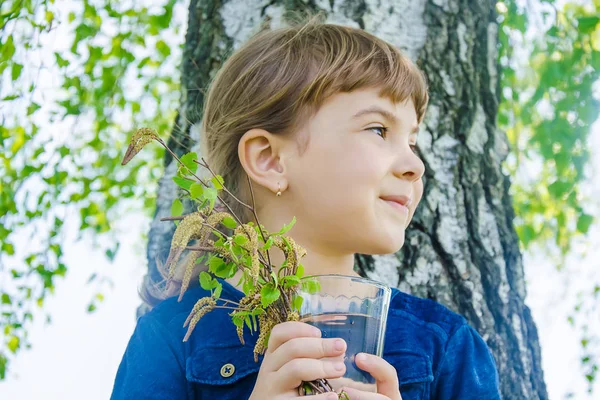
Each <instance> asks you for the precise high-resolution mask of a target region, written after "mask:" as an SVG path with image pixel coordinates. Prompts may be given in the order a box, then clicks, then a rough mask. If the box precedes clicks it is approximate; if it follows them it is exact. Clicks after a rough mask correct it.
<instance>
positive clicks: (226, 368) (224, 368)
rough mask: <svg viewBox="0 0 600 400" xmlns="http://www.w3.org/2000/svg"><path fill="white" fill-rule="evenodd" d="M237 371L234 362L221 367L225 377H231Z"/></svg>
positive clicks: (222, 374)
mask: <svg viewBox="0 0 600 400" xmlns="http://www.w3.org/2000/svg"><path fill="white" fill-rule="evenodd" d="M234 372H235V366H234V365H233V364H225V365H223V366H222V367H221V376H222V377H223V378H229V377H230V376H231V375H233V373H234Z"/></svg>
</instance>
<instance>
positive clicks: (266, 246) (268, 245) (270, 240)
mask: <svg viewBox="0 0 600 400" xmlns="http://www.w3.org/2000/svg"><path fill="white" fill-rule="evenodd" d="M272 246H273V237H272V236H269V238H268V239H267V241H266V242H265V244H264V246H263V250H269V249H270V248H271V247H272Z"/></svg>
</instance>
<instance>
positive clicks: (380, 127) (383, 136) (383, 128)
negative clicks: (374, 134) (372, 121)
mask: <svg viewBox="0 0 600 400" xmlns="http://www.w3.org/2000/svg"><path fill="white" fill-rule="evenodd" d="M374 129H376V130H379V131H381V134H380V135H379V136H381V137H382V138H384V139H385V138H386V137H387V131H388V128H386V127H385V126H373V127H371V128H367V130H374Z"/></svg>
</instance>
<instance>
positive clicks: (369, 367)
mask: <svg viewBox="0 0 600 400" xmlns="http://www.w3.org/2000/svg"><path fill="white" fill-rule="evenodd" d="M354 362H355V363H356V365H357V366H358V368H360V369H362V370H363V371H367V372H368V373H370V374H371V376H373V378H375V380H376V381H377V392H378V393H380V394H383V395H385V396H387V397H389V398H390V399H392V400H400V399H402V397H401V396H400V389H399V387H400V385H399V384H398V373H397V371H396V368H394V366H393V365H391V364H390V363H388V362H387V361H386V360H384V359H383V358H381V357H377V356H376V355H373V354H367V353H359V354H357V355H356V357H355V358H354Z"/></svg>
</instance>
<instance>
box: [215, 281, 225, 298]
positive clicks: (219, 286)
mask: <svg viewBox="0 0 600 400" xmlns="http://www.w3.org/2000/svg"><path fill="white" fill-rule="evenodd" d="M222 290H223V285H221V283H219V284H218V286H217V287H216V288H215V292H214V293H213V297H214V298H215V300H216V299H218V298H220V297H221V291H222Z"/></svg>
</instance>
